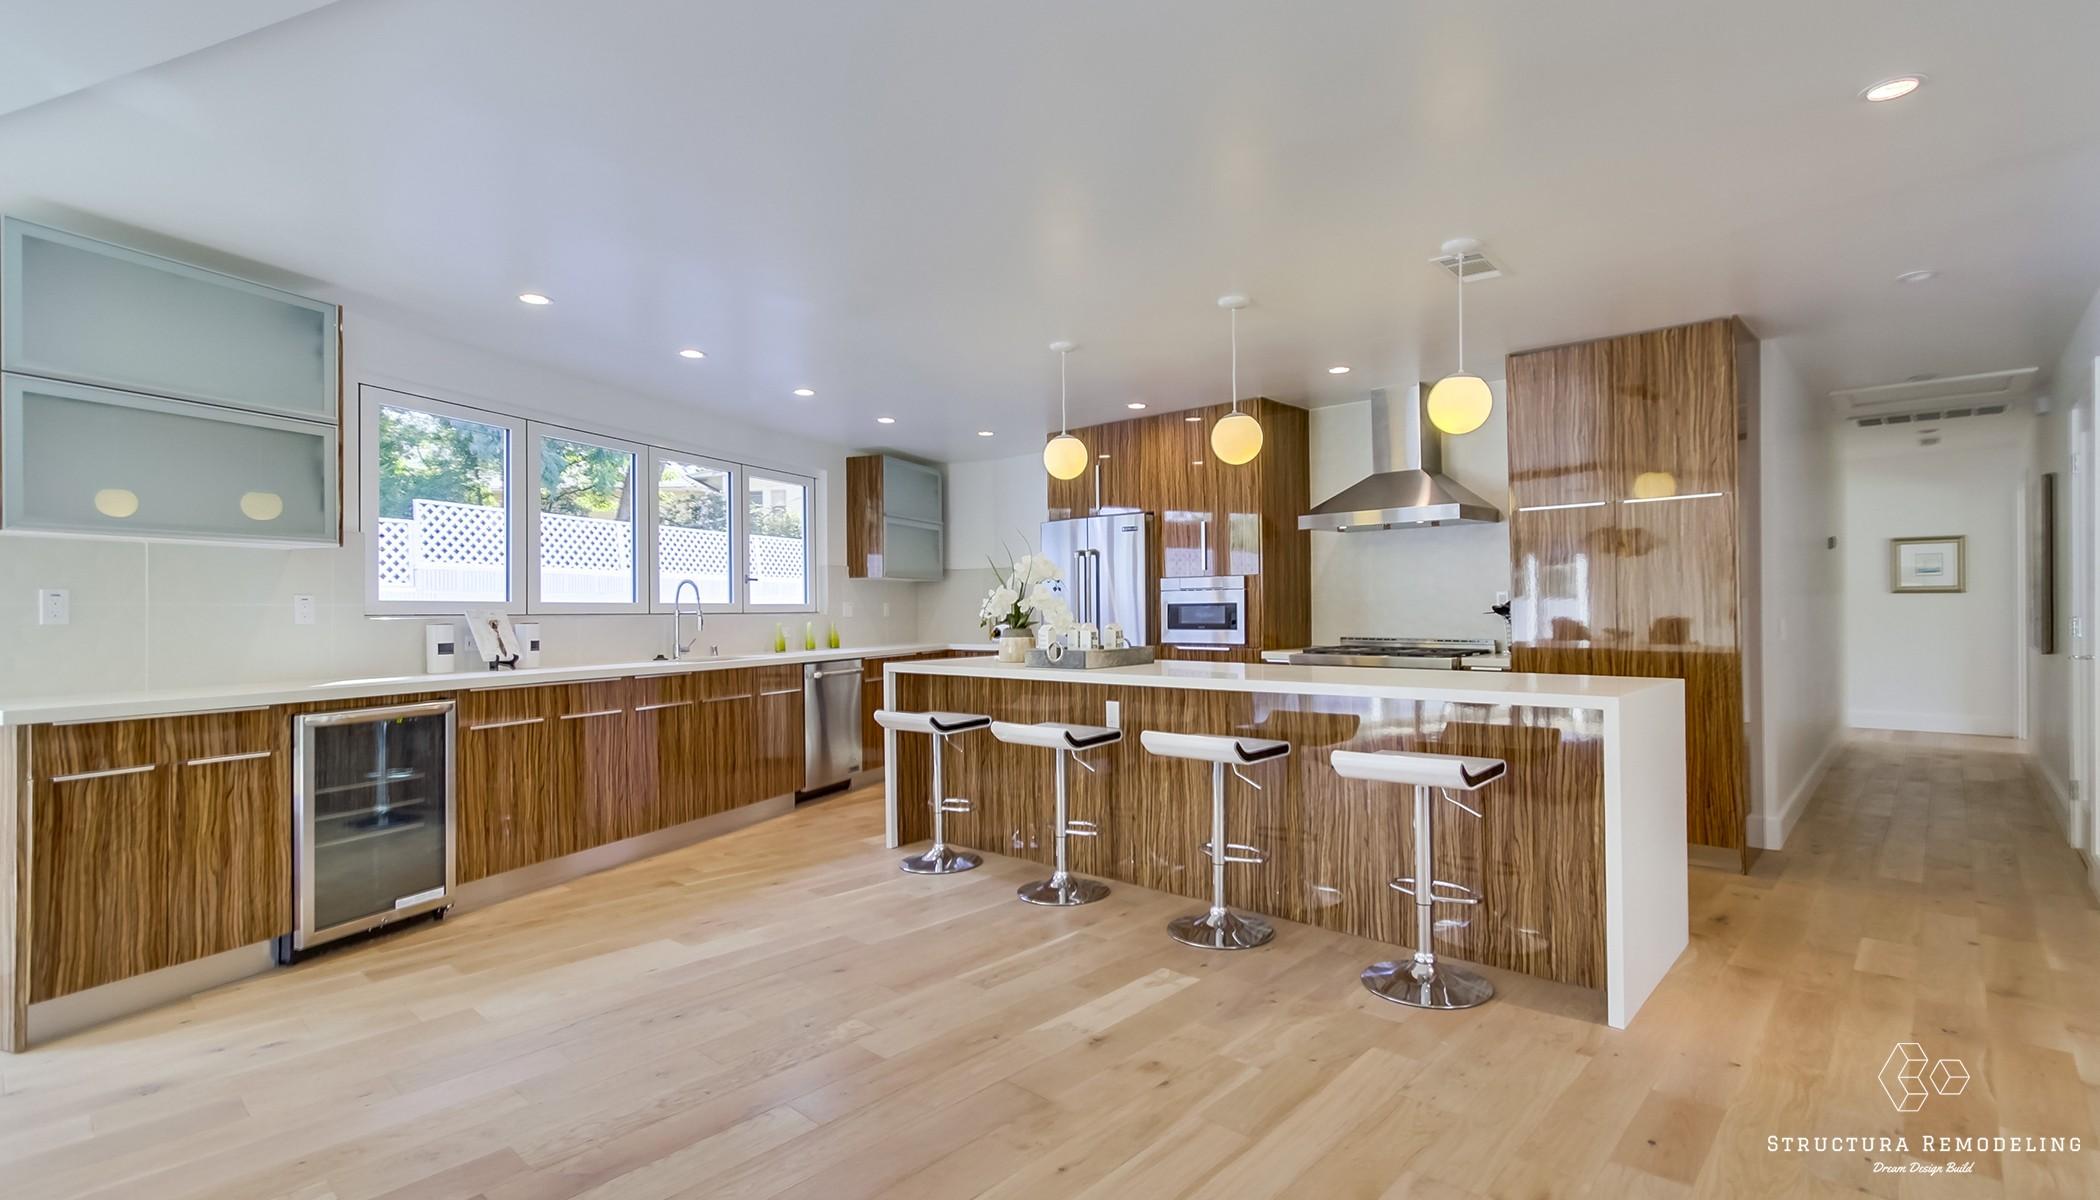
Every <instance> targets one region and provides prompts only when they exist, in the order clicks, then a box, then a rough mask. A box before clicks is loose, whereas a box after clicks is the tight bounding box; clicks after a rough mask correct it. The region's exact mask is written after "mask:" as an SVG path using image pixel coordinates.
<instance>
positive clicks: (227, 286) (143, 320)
mask: <svg viewBox="0 0 2100 1200" xmlns="http://www.w3.org/2000/svg"><path fill="white" fill-rule="evenodd" d="M337 323H338V313H337V309H336V307H335V306H334V305H332V304H326V303H323V302H321V301H318V300H310V299H307V298H306V297H304V296H295V295H293V294H291V293H290V292H285V291H281V290H279V289H277V288H272V287H267V286H264V285H262V284H259V283H254V282H251V281H249V280H245V279H237V278H235V277H233V276H231V275H225V274H221V273H219V272H217V271H210V270H206V269H204V268H202V267H196V266H192V265H190V264H188V263H181V262H176V261H174V260H172V259H168V258H163V257H160V256H158V255H153V254H147V253H144V252H142V251H138V250H133V249H130V248H128V247H124V246H118V245H114V244H112V243H109V242H104V241H100V240H97V239H94V238H88V237H81V236H79V235H77V234H72V233H67V232H64V231H62V230H57V229H49V228H46V227H44V226H42V225H36V224H33V223H31V222H28V221H22V220H18V219H15V218H13V217H8V218H5V219H0V529H7V530H22V531H34V532H42V533H86V534H104V535H114V536H126V537H148V538H183V539H195V540H209V541H223V542H242V543H258V544H264V545H276V546H287V545H289V546H307V545H312V546H320V545H335V544H337V543H338V542H339V541H340V540H341V536H342V534H341V522H340V520H339V510H340V507H341V503H342V495H341V489H340V484H339V480H338V470H339V462H338V458H337V437H338V422H339V420H340V413H339V406H338V391H339V377H338V362H337V360H338V342H337Z"/></svg>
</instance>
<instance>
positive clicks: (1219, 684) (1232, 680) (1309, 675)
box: [892, 658, 1684, 712]
mask: <svg viewBox="0 0 2100 1200" xmlns="http://www.w3.org/2000/svg"><path fill="white" fill-rule="evenodd" d="M892 669H893V670H896V671H901V672H907V673H910V674H915V675H961V676H969V677H974V678H994V679H1015V680H1031V681H1036V682H1043V683H1075V684H1096V685H1103V684H1105V685H1107V686H1110V687H1154V688H1193V689H1199V690H1210V691H1220V692H1272V693H1278V694H1283V695H1298V696H1370V697H1385V698H1392V699H1403V700H1404V699H1433V700H1442V701H1451V702H1456V703H1460V704H1528V705H1537V706H1541V707H1547V708H1593V709H1601V710H1606V711H1610V712H1616V711H1617V709H1618V707H1619V702H1620V701H1622V700H1625V699H1628V698H1630V697H1643V698H1645V697H1648V696H1650V695H1659V694H1661V693H1663V692H1666V691H1668V692H1675V693H1677V694H1678V695H1679V696H1680V697H1681V696H1682V694H1683V692H1684V681H1683V680H1681V679H1651V678H1634V677H1626V676H1615V675H1539V674H1533V673H1530V672H1523V671H1450V670H1407V669H1404V668H1397V667H1390V668H1389V667H1317V666H1299V665H1295V664H1291V663H1210V662H1185V661H1164V660H1163V661H1160V662H1153V663H1147V664H1145V665H1143V666H1137V667H1104V668H1097V669H1094V670H1086V671H1078V670H1066V669H1064V668H1059V667H1024V666H1016V665H1013V664H1011V663H1002V662H999V661H997V660H995V659H990V658H970V659H946V660H943V659H931V660H928V661H926V662H914V663H898V664H896V666H895V667H893V668H892Z"/></svg>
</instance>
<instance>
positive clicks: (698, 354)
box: [678, 346, 707, 358]
mask: <svg viewBox="0 0 2100 1200" xmlns="http://www.w3.org/2000/svg"><path fill="white" fill-rule="evenodd" d="M678 357H680V358H706V357H707V351H705V350H695V349H693V348H692V347H690V346H688V347H687V348H685V349H683V350H680V351H679V352H678Z"/></svg>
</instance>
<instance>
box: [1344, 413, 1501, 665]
mask: <svg viewBox="0 0 2100 1200" xmlns="http://www.w3.org/2000/svg"><path fill="white" fill-rule="evenodd" d="M1488 387H1489V389H1490V390H1491V391H1492V392H1493V393H1494V396H1495V408H1494V412H1493V414H1492V415H1490V416H1489V417H1488V421H1487V424H1485V425H1482V426H1481V427H1480V428H1479V429H1476V430H1474V431H1473V432H1472V433H1469V434H1466V435H1465V436H1463V437H1447V438H1445V439H1444V474H1446V475H1448V476H1450V477H1451V478H1452V479H1454V480H1457V481H1458V482H1459V483H1460V484H1463V485H1464V486H1465V487H1467V488H1469V489H1471V490H1472V491H1473V492H1474V493H1476V494H1478V495H1479V496H1480V498H1481V499H1483V500H1486V501H1487V502H1488V503H1490V504H1492V505H1494V506H1495V507H1496V508H1498V509H1501V510H1502V511H1503V512H1504V513H1505V514H1507V512H1508V510H1509V441H1508V431H1509V422H1508V411H1509V406H1508V403H1507V397H1506V393H1505V390H1504V388H1503V383H1502V381H1501V380H1499V379H1498V380H1494V381H1492V382H1491V383H1489V385H1488ZM1397 394H1398V393H1396V395H1397ZM1311 426H1312V428H1311V435H1312V472H1311V474H1312V499H1313V503H1315V504H1318V503H1319V502H1320V501H1322V500H1325V499H1326V498H1328V497H1329V496H1332V495H1334V494H1335V493H1336V492H1339V491H1341V490H1342V489H1343V488H1346V487H1348V486H1349V485H1350V484H1352V483H1355V482H1356V481H1358V480H1360V479H1362V478H1363V477H1364V476H1366V475H1369V474H1370V473H1371V405H1370V402H1369V401H1368V400H1364V401H1358V402H1357V403H1354V404H1342V405H1336V406H1334V407H1331V408H1316V409H1313V410H1312V422H1311ZM1508 590H1509V526H1508V525H1507V524H1504V523H1501V522H1497V523H1496V524H1493V525H1459V526H1453V527H1450V528H1445V529H1382V530H1378V531H1376V532H1364V533H1315V534H1313V535H1312V617H1313V620H1312V625H1313V629H1312V632H1313V640H1314V641H1315V642H1331V641H1335V640H1336V639H1338V638H1341V637H1345V636H1350V635H1358V634H1361V635H1367V636H1373V637H1444V638H1461V637H1470V638H1494V639H1495V640H1496V641H1497V642H1500V643H1503V644H1505V645H1506V644H1507V643H1508V641H1509V625H1508V624H1507V623H1506V622H1505V621H1503V619H1502V618H1500V617H1498V616H1495V615H1494V614H1492V613H1489V612H1488V611H1487V608H1488V606H1489V605H1490V604H1493V603H1494V602H1495V593H1497V592H1506V591H1508Z"/></svg>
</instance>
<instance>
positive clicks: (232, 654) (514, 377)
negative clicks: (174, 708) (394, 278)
mask: <svg viewBox="0 0 2100 1200" xmlns="http://www.w3.org/2000/svg"><path fill="white" fill-rule="evenodd" d="M344 342H345V352H346V354H345V357H346V363H345V367H346V376H347V383H346V387H347V388H348V390H349V396H348V397H347V400H348V405H349V411H348V412H347V413H346V418H345V419H346V426H347V428H346V430H345V434H346V436H345V443H346V447H345V461H346V464H347V465H348V467H349V472H348V475H347V477H346V480H345V488H344V494H345V496H347V497H351V498H353V499H352V500H351V503H350V511H348V512H346V518H347V521H348V523H349V524H350V526H351V527H352V532H351V533H350V534H349V535H348V536H347V538H346V541H347V542H348V545H346V546H345V547H343V548H341V549H322V550H276V549H249V548H241V547H222V546H193V545H184V544H180V543H173V542H151V543H149V542H128V541H103V540H90V539H76V538H44V537H25V536H19V535H11V536H5V537H0V696H10V697H24V696H57V695H91V694H98V693H107V692H120V691H133V690H138V689H146V688H150V689H153V690H156V691H157V690H164V689H183V688H193V687H206V686H212V685H219V684H239V683H249V682H268V681H279V680H303V679H334V678H351V677H357V676H365V675H393V674H404V673H414V672H419V671H421V670H422V669H423V649H422V647H423V633H422V628H423V625H424V624H425V620H424V619H423V618H398V619H381V618H368V617H366V616H365V615H364V609H363V605H364V579H365V576H364V571H365V549H364V538H363V534H362V533H361V532H358V531H357V525H358V523H359V522H358V519H357V518H358V514H357V513H356V512H355V511H354V508H355V500H354V497H356V496H357V495H358V489H357V481H356V477H355V476H356V463H357V453H356V447H355V431H356V428H357V414H356V407H355V406H356V400H357V385H358V383H360V382H367V383H377V384H381V385H384V386H389V387H395V388H400V389H403V390H407V391H412V392H421V393H424V394H435V395H439V396H441V397H447V398H456V399H459V400H462V401H463V402H466V403H478V404H482V405H486V406H490V407H497V408H502V409H505V410H507V411H512V412H517V413H520V414H522V415H525V416H528V417H536V418H542V419H548V420H558V421H563V422H565V423H569V424H572V425H580V426H582V427H584V428H587V429H591V430H594V431H597V432H604V433H612V434H625V435H628V436H630V437H633V438H635V439H637V440H645V441H653V442H656V443H658V444H668V445H679V446H688V447H692V448H695V449H702V450H706V451H709V452H711V453H715V454H719V455H721V456H723V457H728V458H741V459H744V460H747V461H754V462H758V463H761V464H768V465H773V466H777V467H783V468H791V469H796V470H799V471H801V472H802V473H804V474H809V475H813V476H817V477H819V480H820V482H819V492H820V501H821V502H822V503H823V505H824V511H825V512H826V513H827V514H828V518H829V519H828V521H827V522H825V523H824V527H823V529H822V530H820V531H819V532H820V537H822V541H821V543H820V545H819V546H818V548H817V552H818V559H819V561H820V562H821V563H822V564H823V571H822V576H823V578H822V579H821V580H820V581H819V597H820V600H822V601H825V605H824V607H825V611H823V612H821V613H818V614H814V615H813V619H814V620H815V621H816V622H817V629H818V631H819V636H821V635H822V632H823V630H824V628H825V625H826V623H827V622H829V621H831V620H834V619H835V620H837V621H838V625H839V631H840V635H841V637H842V639H843V640H844V641H845V643H846V645H848V646H853V645H872V644H879V643H884V642H889V643H895V642H905V641H913V640H916V639H917V636H918V625H919V619H918V598H919V597H918V592H917V590H916V588H915V587H914V585H910V584H902V583H882V582H870V581H865V580H849V579H847V578H846V576H845V568H844V565H843V564H844V550H845V546H844V534H843V529H844V526H843V520H844V506H845V498H844V491H845V488H844V470H845V467H844V464H845V455H846V449H845V448H844V447H842V446H838V445H833V444H828V443H824V442H818V441H813V440H801V439H792V438H784V437H783V436H782V435H781V434H779V433H778V432H775V431H770V430H766V429H762V428H760V427H757V426H755V425H746V424H743V423H740V422H735V421H725V420H723V419H721V418H719V417H713V416H702V415H701V414H699V413H696V412H693V411H691V410H689V409H686V408H684V407H682V406H680V405H678V404H676V403H674V402H670V401H665V400H659V399H653V398H649V397H643V396H636V395H631V394H624V393H621V392H618V391H616V390H613V389H610V388H608V387H606V386H605V385H603V384H599V383H595V382H593V381H590V380H587V379H581V378H577V377H573V376H567V375H563V374H560V373H558V372H553V371H549V370H545V369H543V368H540V367H536V366H533V365H531V364H528V363H522V362H518V361H515V360H511V359H507V358H504V357H502V356H499V355H494V354H490V353H488V352H485V351H482V350H478V349H475V348H472V347H467V346H462V345H459V344H456V343H450V342H445V341H442V340H439V339H436V338H432V337H430V336H428V335H425V334H422V333H419V332H416V331H414V330H411V329H409V328H406V327H405V326H401V325H396V324H390V323H388V322H386V321H383V320H379V319H376V318H373V317H370V316H367V315H362V313H361V310H360V309H359V308H358V307H357V306H356V305H354V304H353V305H352V306H351V307H350V308H349V310H348V315H347V317H346V327H345V331H344ZM832 531H836V534H835V536H824V535H825V534H829V533H831V532H832ZM46 587H62V588H67V589H69V590H70V591H71V592H72V609H73V611H72V623H71V624H69V625H66V626H57V627H50V626H38V625H37V624H36V611H35V594H36V590H37V589H39V588H46ZM299 594H306V595H311V596H313V597H315V599H316V601H317V604H318V613H317V620H316V622H315V623H314V624H313V625H295V624H293V621H292V597H293V596H294V595H299ZM848 606H850V607H851V608H852V615H850V616H848V615H847V613H846V610H847V608H848ZM885 609H887V610H888V611H887V614H886V615H885ZM537 619H538V620H539V621H540V623H541V626H542V638H543V640H544V641H545V644H546V651H545V654H546V658H545V661H546V662H547V664H548V665H562V664H577V663H589V662H618V661H631V660H635V659H646V658H649V657H651V656H653V655H655V654H657V653H659V652H660V651H662V650H663V649H664V647H665V644H666V642H667V639H668V636H669V634H668V630H669V621H670V618H669V617H666V616H648V615H634V616H573V615H572V616H549V617H541V618H537ZM809 619H812V617H805V616H803V615H801V614H789V615H783V616H778V617H775V616H759V615H752V616H741V615H728V614H718V615H714V616H710V617H709V618H708V625H707V637H706V639H705V641H707V642H708V643H718V644H720V645H721V646H722V649H723V651H724V652H725V653H745V652H754V651H760V650H767V649H771V646H772V634H773V629H774V625H775V623H776V622H785V623H787V624H788V627H789V630H790V635H791V637H793V638H796V639H799V637H800V634H801V630H802V623H803V622H804V621H805V620H809Z"/></svg>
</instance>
